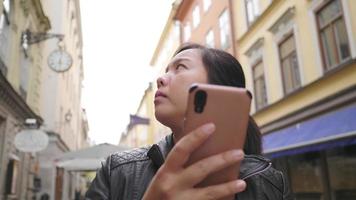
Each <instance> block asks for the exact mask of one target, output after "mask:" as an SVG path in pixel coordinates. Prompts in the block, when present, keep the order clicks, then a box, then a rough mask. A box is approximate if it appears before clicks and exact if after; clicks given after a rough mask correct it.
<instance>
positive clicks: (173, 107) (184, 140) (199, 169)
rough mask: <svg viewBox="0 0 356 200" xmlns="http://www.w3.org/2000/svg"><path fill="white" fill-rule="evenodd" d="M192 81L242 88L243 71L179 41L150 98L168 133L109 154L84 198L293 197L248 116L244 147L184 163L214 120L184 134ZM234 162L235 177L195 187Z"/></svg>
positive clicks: (220, 55)
mask: <svg viewBox="0 0 356 200" xmlns="http://www.w3.org/2000/svg"><path fill="white" fill-rule="evenodd" d="M193 83H209V84H217V85H225V86H233V87H242V88H244V87H245V76H244V72H243V70H242V67H241V65H240V63H239V62H238V61H237V60H236V59H235V58H234V57H233V56H232V55H230V54H229V53H227V52H224V51H222V50H218V49H213V48H207V47H205V46H202V45H199V44H195V43H187V44H183V45H182V46H181V47H180V48H179V49H178V50H177V51H176V53H175V54H174V57H173V58H172V60H171V62H170V63H169V64H168V66H167V68H166V73H165V74H164V75H162V76H161V77H159V78H158V79H157V86H158V89H157V92H156V95H155V100H154V103H155V116H156V119H157V120H158V121H160V122H161V123H162V124H164V125H165V126H167V127H169V128H170V129H171V131H172V134H170V135H168V136H166V137H165V138H164V139H163V140H161V141H160V142H159V143H158V144H154V145H152V146H150V147H142V148H138V149H134V150H131V151H127V152H119V153H115V154H112V155H110V156H109V157H108V158H107V160H106V162H105V163H103V164H102V167H101V169H100V170H99V171H98V172H97V175H96V178H95V179H94V180H93V182H92V184H91V186H90V188H89V190H88V191H87V193H86V199H115V200H117V199H120V200H122V199H127V200H129V199H130V200H136V199H137V200H138V199H144V200H159V199H176V200H179V199H182V200H186V199H194V200H199V199H221V198H224V197H231V199H239V200H253V199H256V200H282V199H283V200H289V199H292V196H291V192H290V189H289V185H288V182H287V180H286V179H285V177H284V175H283V173H282V172H280V171H277V170H275V169H274V168H272V167H271V162H270V161H269V160H268V159H266V158H264V157H262V156H260V154H261V135H260V132H259V129H258V126H257V124H256V123H255V122H254V120H253V119H252V117H250V119H249V125H248V130H247V137H246V142H245V146H244V149H243V150H241V149H234V150H231V151H227V152H223V153H220V154H217V155H214V156H211V157H208V158H206V159H203V160H201V161H198V162H196V163H194V164H192V165H190V166H187V167H184V166H185V163H186V162H187V160H188V158H189V155H190V154H191V153H192V152H194V151H195V150H196V149H197V148H198V147H199V146H200V145H201V144H202V143H203V142H204V141H205V140H206V139H207V138H209V136H210V135H211V134H214V130H215V125H214V124H212V123H208V124H204V125H202V126H201V127H198V128H197V129H196V130H194V131H192V132H191V133H188V134H184V133H183V120H184V114H185V109H186V106H187V98H188V90H189V87H190V85H191V84H193ZM237 131H238V130H237ZM237 162H240V172H239V173H240V175H239V179H238V180H235V181H231V182H226V183H223V184H219V185H214V186H209V187H206V188H196V187H195V185H196V184H197V183H199V182H200V181H202V180H203V179H204V178H205V177H207V176H208V175H209V174H212V173H214V172H216V171H218V170H219V169H222V168H224V167H228V166H229V165H231V164H235V163H237Z"/></svg>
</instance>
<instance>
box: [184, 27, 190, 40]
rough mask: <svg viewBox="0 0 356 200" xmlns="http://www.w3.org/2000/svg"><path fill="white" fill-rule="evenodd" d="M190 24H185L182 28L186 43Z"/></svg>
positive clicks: (188, 37)
mask: <svg viewBox="0 0 356 200" xmlns="http://www.w3.org/2000/svg"><path fill="white" fill-rule="evenodd" d="M190 34H191V32H190V24H189V22H187V23H186V24H185V26H184V41H188V40H189V39H190Z"/></svg>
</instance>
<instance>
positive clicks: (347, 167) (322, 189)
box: [263, 88, 356, 200]
mask: <svg viewBox="0 0 356 200" xmlns="http://www.w3.org/2000/svg"><path fill="white" fill-rule="evenodd" d="M340 95H341V96H339V97H336V98H330V99H332V100H330V101H324V102H322V103H319V104H318V105H317V106H314V107H310V108H307V109H310V110H305V111H304V115H305V112H308V111H313V110H317V111H318V114H315V113H316V112H314V113H313V114H309V115H305V116H308V117H307V118H304V120H299V121H297V122H294V123H293V124H292V125H289V126H285V127H284V128H280V129H278V130H274V131H271V132H269V133H267V134H265V135H264V137H263V149H264V154H265V155H266V156H267V157H269V158H271V159H272V161H273V163H274V166H275V167H276V168H278V169H281V170H283V171H284V172H285V174H287V176H288V178H289V182H290V185H291V187H292V190H293V193H294V194H295V196H296V199H303V200H304V199H305V200H306V199H308V200H313V199H318V200H320V199H323V200H351V199H352V200H354V199H356V103H355V96H356V95H355V88H351V89H350V90H348V91H347V92H344V93H343V94H340ZM335 102H337V103H335ZM320 108H327V109H320ZM298 115H299V116H301V115H303V112H300V113H298ZM286 120H288V118H286Z"/></svg>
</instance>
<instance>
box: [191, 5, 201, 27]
mask: <svg viewBox="0 0 356 200" xmlns="http://www.w3.org/2000/svg"><path fill="white" fill-rule="evenodd" d="M199 22H200V12H199V5H196V6H195V8H194V10H193V26H194V28H195V27H197V26H198V25H199Z"/></svg>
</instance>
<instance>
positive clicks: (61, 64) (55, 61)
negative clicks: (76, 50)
mask: <svg viewBox="0 0 356 200" xmlns="http://www.w3.org/2000/svg"><path fill="white" fill-rule="evenodd" d="M72 63H73V60H72V57H71V56H70V54H69V53H67V52H66V51H64V50H54V51H53V52H52V53H51V54H49V56H48V66H49V67H50V68H51V69H53V70H54V71H56V72H64V71H67V70H68V69H69V68H70V67H71V66H72Z"/></svg>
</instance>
